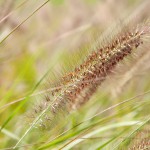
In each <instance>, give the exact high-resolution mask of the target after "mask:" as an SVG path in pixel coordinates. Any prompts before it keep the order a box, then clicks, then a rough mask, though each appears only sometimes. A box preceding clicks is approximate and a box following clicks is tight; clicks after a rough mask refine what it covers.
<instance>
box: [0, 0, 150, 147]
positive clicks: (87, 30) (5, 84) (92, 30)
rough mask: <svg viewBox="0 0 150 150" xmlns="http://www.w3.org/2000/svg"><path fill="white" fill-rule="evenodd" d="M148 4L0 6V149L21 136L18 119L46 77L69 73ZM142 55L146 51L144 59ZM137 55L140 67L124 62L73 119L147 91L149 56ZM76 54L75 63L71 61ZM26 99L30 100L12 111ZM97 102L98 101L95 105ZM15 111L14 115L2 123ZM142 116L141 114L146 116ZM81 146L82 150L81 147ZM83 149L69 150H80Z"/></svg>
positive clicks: (0, 1)
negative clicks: (97, 43) (107, 33)
mask: <svg viewBox="0 0 150 150" xmlns="http://www.w3.org/2000/svg"><path fill="white" fill-rule="evenodd" d="M149 4H150V2H149V0H50V1H47V2H46V3H45V1H44V0H30V1H29V0H22V1H20V0H0V127H3V126H4V129H5V130H3V132H1V133H0V148H4V147H5V148H6V147H11V146H13V145H14V144H15V143H16V139H15V135H18V136H21V135H22V130H21V129H20V122H21V121H22V120H24V118H23V117H21V116H22V115H24V113H26V112H27V111H28V109H30V108H31V107H32V105H33V103H34V101H35V100H37V99H38V97H39V94H40V93H39V92H41V91H42V90H43V88H42V87H43V86H45V82H47V80H48V79H50V80H52V79H51V76H50V74H51V72H52V74H53V72H57V73H58V74H57V75H58V77H59V73H60V74H61V73H62V72H66V71H67V72H69V71H71V70H73V68H74V67H75V66H76V65H78V64H79V63H80V61H81V60H83V59H84V58H85V56H86V55H87V53H88V49H89V47H91V46H92V45H93V42H95V41H96V40H95V39H98V38H99V37H100V36H101V34H103V33H104V31H107V30H108V29H110V28H111V27H112V26H113V24H115V23H116V22H120V23H121V22H122V20H123V19H125V18H128V17H129V16H132V14H133V16H134V18H135V22H141V21H144V20H146V19H147V18H148V17H149V14H150V10H149V8H150V5H149ZM40 6H42V7H40ZM112 32H113V31H112ZM146 50H148V48H147V47H146V49H144V50H143V51H144V52H143V53H144V54H145V53H146V52H147V51H146ZM143 53H142V54H141V55H140V58H143V60H141V62H143V61H144V63H138V61H139V57H136V58H135V59H134V60H132V61H131V60H130V59H129V60H128V61H127V62H124V64H125V67H122V66H118V68H117V69H116V70H119V71H116V72H118V73H115V74H114V76H112V78H110V79H108V81H107V82H106V84H104V85H103V86H102V87H101V88H100V91H101V92H98V93H97V95H95V98H93V99H96V100H95V101H94V100H93V102H91V103H92V104H91V103H89V104H88V105H87V106H86V107H87V108H88V110H89V112H88V113H87V111H85V112H84V113H83V116H82V115H81V116H80V117H79V116H78V117H79V120H78V121H79V122H80V121H82V120H83V118H87V117H90V116H93V115H94V114H95V113H96V112H97V111H98V110H102V108H103V109H104V108H107V107H108V106H111V105H112V104H116V103H119V102H120V100H122V99H127V98H129V97H132V96H135V95H137V94H138V93H141V92H144V91H147V90H148V89H150V78H149V75H150V74H149V73H150V68H149V67H150V62H149V60H150V53H149V54H145V55H147V57H145V56H144V54H143ZM76 54H80V57H78V58H76V57H75V55H76ZM72 55H73V56H72ZM141 56H143V57H141ZM72 58H74V59H72ZM71 61H72V62H71ZM68 62H70V63H68ZM131 62H132V63H131ZM133 64H137V65H139V66H138V67H137V68H138V69H133V70H134V72H133V71H130V72H127V71H129V68H131V69H130V70H132V68H133V66H134V65H133ZM64 68H65V69H64ZM120 68H123V69H120ZM139 68H140V69H141V71H139ZM120 70H121V71H120ZM48 71H49V74H48V75H47V77H45V74H46V73H47V72H48ZM116 74H117V75H116ZM125 74H126V76H125ZM127 76H128V77H127ZM58 77H56V78H58ZM42 78H44V80H42V82H40V80H41V79H42ZM53 80H54V79H53ZM38 83H39V85H38V86H37V84H38ZM106 85H107V86H106ZM108 85H109V86H108ZM116 85H118V86H116ZM33 91H34V92H33ZM36 93H37V94H36ZM28 94H35V95H36V96H32V97H30V98H29V99H28V100H27V101H26V103H25V104H24V105H23V107H22V108H21V109H20V110H16V108H17V107H18V106H19V105H20V103H21V102H22V100H23V99H24V97H25V96H26V95H28ZM41 95H42V94H41ZM41 95H40V96H41ZM142 98H144V99H149V98H150V96H143V97H142ZM98 99H102V100H101V102H100V101H99V100H98ZM13 102H14V103H13ZM97 104H98V105H97ZM91 106H92V107H93V108H92V107H91ZM87 108H86V109H87ZM130 108H131V107H130ZM147 109H148V108H147ZM15 110H16V111H17V113H16V114H15V115H14V116H13V117H12V118H11V120H10V122H8V123H7V119H8V118H9V117H10V116H11V114H12V112H14V111H15ZM116 111H117V110H114V112H116ZM127 111H129V112H130V110H127ZM138 111H139V110H138ZM145 111H146V114H147V112H148V110H146V109H145ZM122 113H123V112H122ZM108 114H109V113H108ZM137 114H138V113H137V111H135V112H134V111H133V110H132V114H130V115H129V116H128V117H125V118H128V119H129V120H130V119H131V120H132V119H133V118H134V117H135V116H138V115H137ZM103 117H105V115H104V116H103ZM120 118H121V117H120ZM141 118H142V117H141ZM74 119H75V118H74ZM116 120H119V119H118V118H116ZM113 121H115V119H114V120H113ZM70 126H72V125H70ZM66 128H67V127H66ZM46 136H47V135H46ZM31 137H32V136H31ZM46 139H47V137H45V139H44V140H43V141H46ZM17 140H18V138H17ZM29 140H30V138H29V139H28V140H27V141H29ZM33 141H34V142H35V141H37V139H36V138H35V140H33ZM41 141H42V140H41ZM27 143H28V142H27ZM29 143H30V142H29ZM31 143H32V142H31ZM88 143H90V142H89V141H88ZM83 145H84V144H83ZM85 145H86V146H87V147H88V144H87V143H85ZM85 145H84V146H83V147H82V146H81V147H80V146H79V147H77V148H75V149H84V148H86V147H85ZM91 145H93V144H92V143H91ZM89 147H92V146H89ZM29 149H30V148H29ZM33 149H34V148H33ZM86 149H87V148H86ZM89 149H90V148H89Z"/></svg>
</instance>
